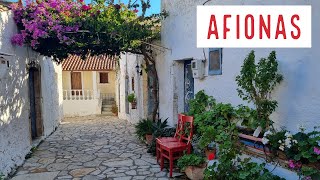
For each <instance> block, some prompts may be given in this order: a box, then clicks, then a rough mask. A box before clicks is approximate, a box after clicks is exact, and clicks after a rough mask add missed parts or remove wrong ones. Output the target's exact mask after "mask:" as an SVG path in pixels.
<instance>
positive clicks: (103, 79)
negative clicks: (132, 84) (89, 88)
mask: <svg viewBox="0 0 320 180" xmlns="http://www.w3.org/2000/svg"><path fill="white" fill-rule="evenodd" d="M99 75H100V83H101V84H106V83H109V77H108V73H105V72H104V73H99Z"/></svg>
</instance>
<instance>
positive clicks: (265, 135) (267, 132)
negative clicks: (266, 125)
mask: <svg viewBox="0 0 320 180" xmlns="http://www.w3.org/2000/svg"><path fill="white" fill-rule="evenodd" d="M271 134H272V132H271V131H270V130H268V131H266V132H265V133H264V134H263V136H264V137H267V136H268V135H271Z"/></svg>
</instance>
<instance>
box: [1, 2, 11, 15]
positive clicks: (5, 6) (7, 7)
mask: <svg viewBox="0 0 320 180" xmlns="http://www.w3.org/2000/svg"><path fill="white" fill-rule="evenodd" d="M11 4H14V2H8V1H2V0H0V12H4V11H9V10H10V5H11Z"/></svg>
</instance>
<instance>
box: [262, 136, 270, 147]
mask: <svg viewBox="0 0 320 180" xmlns="http://www.w3.org/2000/svg"><path fill="white" fill-rule="evenodd" d="M268 143H269V139H267V138H266V137H263V138H262V144H264V145H266V144H268Z"/></svg>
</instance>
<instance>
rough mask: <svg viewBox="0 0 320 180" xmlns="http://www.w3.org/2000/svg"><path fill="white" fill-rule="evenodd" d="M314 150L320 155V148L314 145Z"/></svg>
mask: <svg viewBox="0 0 320 180" xmlns="http://www.w3.org/2000/svg"><path fill="white" fill-rule="evenodd" d="M313 152H314V153H316V154H317V155H320V148H317V147H313Z"/></svg>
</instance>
